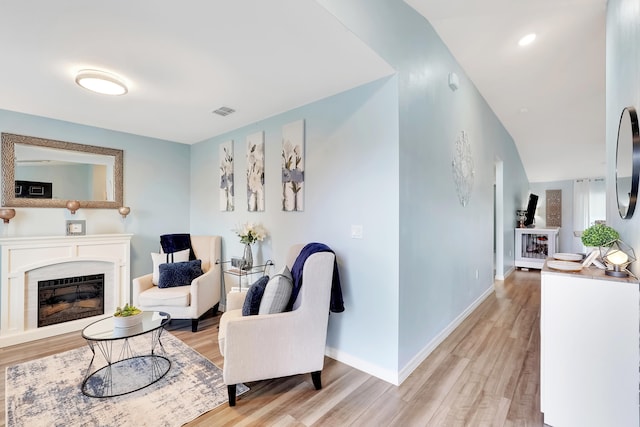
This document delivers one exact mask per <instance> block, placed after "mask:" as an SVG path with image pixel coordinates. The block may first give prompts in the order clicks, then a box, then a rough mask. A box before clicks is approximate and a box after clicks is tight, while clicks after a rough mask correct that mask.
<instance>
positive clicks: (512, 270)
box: [496, 267, 516, 280]
mask: <svg viewBox="0 0 640 427" xmlns="http://www.w3.org/2000/svg"><path fill="white" fill-rule="evenodd" d="M514 271H516V268H515V267H511V268H510V269H508V270H507V272H506V273H504V274H499V273H497V274H496V280H506V279H507V277H509V276H511V274H513V272H514Z"/></svg>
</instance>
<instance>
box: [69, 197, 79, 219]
mask: <svg viewBox="0 0 640 427" xmlns="http://www.w3.org/2000/svg"><path fill="white" fill-rule="evenodd" d="M67 209H69V210H70V211H71V214H72V215H74V214H75V213H76V211H77V210H78V209H80V202H79V201H77V200H68V201H67Z"/></svg>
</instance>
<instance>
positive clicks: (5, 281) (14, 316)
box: [0, 234, 132, 348]
mask: <svg viewBox="0 0 640 427" xmlns="http://www.w3.org/2000/svg"><path fill="white" fill-rule="evenodd" d="M131 236H132V235H131V234H96V235H87V236H46V237H6V238H0V247H1V250H0V258H1V261H0V348H1V347H6V346H9V345H14V344H19V343H23V342H27V341H33V340H37V339H41V338H47V337H51V336H55V335H60V334H64V333H67V332H73V331H79V330H81V329H82V328H84V327H85V326H86V325H88V324H89V323H91V322H95V321H96V320H99V319H101V318H105V317H109V316H111V314H112V313H113V311H115V308H116V307H118V306H122V305H124V304H125V303H127V302H129V288H130V286H129V282H130V266H129V262H130V242H131ZM95 263H102V264H103V265H105V266H107V267H105V268H107V270H108V271H107V273H108V274H107V275H106V277H110V278H111V279H110V280H109V281H110V282H111V283H105V306H104V312H105V314H104V315H100V316H93V317H88V318H84V319H78V320H72V321H69V322H65V323H58V324H55V325H50V326H44V327H37V326H34V325H33V322H32V321H30V319H29V316H31V315H32V314H30V313H33V312H34V305H36V306H37V301H33V299H34V298H30V297H29V295H30V292H29V289H27V288H28V286H30V285H29V280H28V276H29V272H31V271H34V270H37V269H40V268H43V267H46V268H48V269H51V268H54V269H55V268H58V267H59V268H60V269H61V270H66V271H69V270H71V271H73V272H75V271H78V274H84V273H82V268H83V267H84V266H85V265H95Z"/></svg>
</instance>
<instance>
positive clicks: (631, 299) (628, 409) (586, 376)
mask: <svg viewBox="0 0 640 427" xmlns="http://www.w3.org/2000/svg"><path fill="white" fill-rule="evenodd" d="M541 280H542V298H541V310H540V338H541V340H540V409H541V411H542V412H543V413H544V422H545V424H548V425H550V426H553V427H572V426H576V427H591V426H593V427H602V426H638V425H640V419H639V415H638V408H639V405H640V399H639V397H638V385H639V381H640V375H639V374H638V366H639V364H640V348H639V344H640V339H639V335H640V333H639V330H638V328H639V325H640V297H639V295H640V294H639V286H638V282H637V281H636V280H635V279H618V278H613V277H610V276H606V275H605V274H604V271H603V270H599V269H597V268H595V267H592V268H584V269H582V271H581V272H575V273H567V272H560V271H555V270H552V269H549V268H548V267H547V266H546V265H545V266H544V268H543V270H542V272H541Z"/></svg>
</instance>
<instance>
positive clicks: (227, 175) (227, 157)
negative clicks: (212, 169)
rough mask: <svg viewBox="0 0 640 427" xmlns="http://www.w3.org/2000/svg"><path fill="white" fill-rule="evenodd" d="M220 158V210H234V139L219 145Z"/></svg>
mask: <svg viewBox="0 0 640 427" xmlns="http://www.w3.org/2000/svg"><path fill="white" fill-rule="evenodd" d="M219 159H220V210H221V211H224V212H232V211H233V141H226V142H223V143H222V144H220V147H219Z"/></svg>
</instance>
